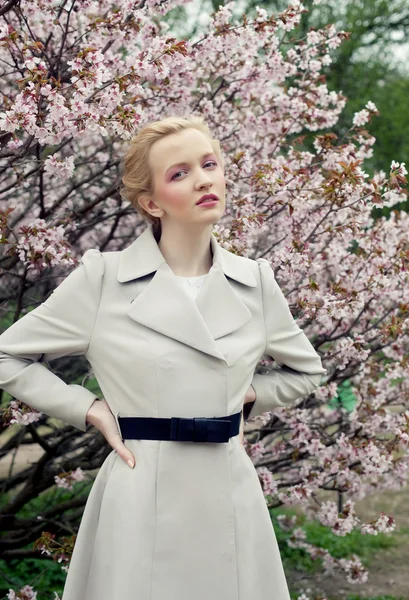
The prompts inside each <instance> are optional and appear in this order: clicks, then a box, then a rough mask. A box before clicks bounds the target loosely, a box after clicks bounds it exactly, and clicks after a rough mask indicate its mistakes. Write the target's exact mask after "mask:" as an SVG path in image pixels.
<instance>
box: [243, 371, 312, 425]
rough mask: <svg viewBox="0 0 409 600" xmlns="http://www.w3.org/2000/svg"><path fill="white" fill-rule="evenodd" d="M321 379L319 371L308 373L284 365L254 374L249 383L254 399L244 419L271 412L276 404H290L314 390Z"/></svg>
mask: <svg viewBox="0 0 409 600" xmlns="http://www.w3.org/2000/svg"><path fill="white" fill-rule="evenodd" d="M321 379H322V374H321V373H318V374H313V375H308V374H307V373H299V372H296V371H294V370H293V369H288V368H286V367H281V368H279V369H272V370H271V371H270V372H269V373H266V374H264V375H262V374H256V375H254V376H253V380H252V382H251V385H252V386H253V388H254V390H255V392H256V400H255V402H253V403H252V404H251V408H250V411H249V412H248V414H247V416H246V419H254V418H255V417H258V416H259V415H262V414H263V413H266V412H272V411H273V410H274V408H276V407H277V406H291V404H293V403H294V402H295V401H296V400H297V399H300V398H301V397H302V396H305V395H307V394H310V393H311V392H312V391H314V390H315V389H316V388H317V387H318V386H319V385H320V383H321ZM249 406H250V405H249Z"/></svg>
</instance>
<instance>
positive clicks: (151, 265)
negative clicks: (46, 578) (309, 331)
mask: <svg viewBox="0 0 409 600" xmlns="http://www.w3.org/2000/svg"><path fill="white" fill-rule="evenodd" d="M122 183H123V187H122V189H121V193H122V195H123V197H124V198H126V199H128V200H129V201H130V202H131V204H132V205H133V206H134V208H135V209H136V210H137V211H138V212H139V213H140V214H141V215H143V217H144V218H146V219H147V221H148V223H147V227H146V228H145V230H144V231H143V233H142V234H141V235H139V236H138V237H137V238H136V239H135V240H134V242H133V243H132V244H131V245H129V246H128V247H127V248H125V249H124V250H122V251H116V252H100V251H99V250H98V249H95V248H93V249H89V250H87V251H86V252H85V253H84V255H83V256H82V260H81V263H80V265H79V267H78V268H77V269H75V270H74V271H73V272H72V273H71V274H70V275H69V276H68V277H67V278H65V279H64V281H63V282H62V283H61V284H60V285H59V286H58V287H57V288H56V290H55V291H54V292H53V294H52V295H51V296H50V298H48V299H47V300H46V301H45V302H44V303H43V304H41V305H40V306H39V307H38V308H36V309H35V310H33V311H32V312H30V313H28V314H27V315H25V316H24V317H23V318H21V319H20V320H19V321H18V322H17V323H15V324H13V325H12V326H11V327H9V329H7V330H6V331H5V332H4V333H3V334H2V335H1V336H0V387H2V388H3V389H5V390H6V391H7V392H9V393H10V394H12V395H14V396H16V397H18V398H19V399H20V400H22V401H24V402H26V403H27V404H29V405H31V406H32V407H34V408H36V409H38V410H41V411H43V412H45V413H46V414H48V415H51V416H54V417H58V418H59V419H61V420H63V421H65V422H66V423H70V424H72V425H73V426H75V427H77V428H78V429H80V430H82V431H86V429H87V428H88V427H89V426H90V425H91V424H92V425H93V426H95V427H96V428H97V429H99V431H101V432H102V434H103V435H104V436H105V438H106V439H107V441H108V443H109V444H110V445H111V447H112V452H111V453H110V454H109V456H108V457H107V459H106V460H105V462H104V463H103V465H102V467H101V469H100V471H99V472H98V475H97V477H96V479H95V482H94V484H93V487H92V489H91V492H90V495H89V497H88V501H87V504H86V507H85V510H84V514H83V517H82V521H81V526H80V528H79V532H78V537H77V540H76V545H75V549H74V553H73V556H72V559H71V563H70V567H69V571H68V575H67V579H66V583H65V588H64V593H63V600H136V599H137V600H270V599H271V600H273V599H274V600H289V592H288V588H287V583H286V580H285V575H284V572H283V568H282V564H281V559H280V554H279V550H278V547H277V542H276V538H275V534H274V530H273V527H272V524H271V520H270V518H269V513H268V509H267V506H266V502H265V498H264V495H263V491H262V488H261V486H260V482H259V479H258V476H257V472H256V470H255V468H254V465H253V463H252V461H251V460H250V458H249V456H248V455H247V453H246V451H245V449H244V447H243V445H242V444H241V440H240V436H241V431H240V430H241V426H240V423H241V421H242V411H243V408H244V405H247V408H250V411H249V414H248V416H249V417H255V416H257V415H260V414H261V413H263V412H265V411H271V410H273V409H274V407H276V406H283V405H288V404H290V403H292V402H293V401H294V400H296V399H297V398H299V397H301V396H303V395H307V394H309V393H310V392H312V391H313V390H314V389H315V388H316V387H317V386H318V385H319V383H320V381H321V377H322V375H323V374H324V373H325V372H326V370H325V369H324V368H323V367H322V364H321V360H320V357H319V355H318V354H317V353H316V352H315V350H314V348H313V346H312V345H311V344H310V342H309V340H308V339H307V337H306V336H305V334H304V333H303V331H302V330H301V329H300V328H299V327H298V326H297V324H296V323H295V321H294V319H293V317H292V315H291V313H290V310H289V307H288V304H287V302H286V300H285V297H284V295H283V294H282V292H281V290H280V288H279V286H278V285H277V283H276V281H275V279H274V274H273V271H272V269H271V267H270V265H269V263H268V262H267V261H266V260H264V259H258V260H251V259H249V258H245V257H240V256H237V255H235V254H233V253H231V252H228V251H227V250H225V249H224V248H222V246H221V245H219V244H218V242H217V240H216V238H215V236H214V235H213V234H212V226H213V225H214V224H215V223H217V222H218V221H219V220H220V219H221V218H222V217H223V214H224V211H225V205H226V189H225V178H224V162H223V157H222V155H221V150H220V145H219V143H218V141H217V140H215V139H213V138H212V136H211V133H210V130H209V129H208V127H207V125H206V124H205V122H204V121H203V119H202V118H199V117H193V116H188V117H187V118H182V117H170V118H167V119H163V120H161V121H157V122H153V123H150V124H148V125H147V126H146V127H144V128H143V129H142V130H141V131H140V132H139V133H138V134H137V135H136V136H135V137H134V138H133V139H132V141H131V143H130V146H129V149H128V152H127V154H126V157H125V161H124V170H123V178H122ZM63 355H72V356H74V355H85V356H86V358H87V359H88V360H89V362H90V364H91V365H92V368H93V372H94V374H95V376H96V378H97V381H98V383H99V386H100V388H101V391H102V394H103V399H101V400H99V399H96V398H95V396H94V395H93V394H92V393H91V392H90V391H89V390H87V389H85V388H84V387H82V386H78V385H66V384H65V383H64V382H63V381H62V380H61V379H60V378H59V377H57V375H55V374H53V373H52V372H51V371H50V370H48V369H46V368H44V366H43V365H41V364H40V363H39V359H40V358H41V357H42V356H44V357H45V359H46V360H47V359H48V360H50V359H52V358H56V357H60V356H63ZM264 355H269V356H271V357H273V358H274V359H275V360H276V361H277V364H278V365H279V366H278V368H276V369H273V370H272V371H271V372H269V373H268V374H265V375H261V374H255V373H254V371H255V368H256V366H257V364H258V363H259V361H260V359H261V358H262V357H263V356H264ZM128 463H129V466H128Z"/></svg>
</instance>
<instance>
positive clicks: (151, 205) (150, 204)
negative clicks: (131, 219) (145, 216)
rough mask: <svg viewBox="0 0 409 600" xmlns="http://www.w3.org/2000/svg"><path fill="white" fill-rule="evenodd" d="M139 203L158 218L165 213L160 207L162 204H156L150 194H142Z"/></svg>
mask: <svg viewBox="0 0 409 600" xmlns="http://www.w3.org/2000/svg"><path fill="white" fill-rule="evenodd" d="M138 204H139V206H140V207H141V208H143V209H144V210H145V211H146V212H147V213H149V214H150V215H152V216H153V217H157V218H158V219H159V218H160V217H162V216H163V214H164V211H163V209H162V208H160V206H158V205H157V204H155V201H154V200H153V198H152V196H150V195H149V194H141V195H140V196H139V198H138Z"/></svg>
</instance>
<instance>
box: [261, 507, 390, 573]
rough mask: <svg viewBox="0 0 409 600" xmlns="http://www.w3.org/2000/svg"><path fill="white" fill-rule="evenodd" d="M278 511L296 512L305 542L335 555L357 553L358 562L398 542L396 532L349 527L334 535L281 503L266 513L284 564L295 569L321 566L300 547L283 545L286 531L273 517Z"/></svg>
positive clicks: (315, 570) (289, 513) (312, 571)
mask: <svg viewBox="0 0 409 600" xmlns="http://www.w3.org/2000/svg"><path fill="white" fill-rule="evenodd" d="M279 514H285V515H288V516H293V515H297V517H298V526H302V527H303V529H304V530H305V532H306V536H307V537H306V542H308V543H310V544H314V545H316V546H319V547H320V548H325V549H326V550H328V551H329V552H330V553H331V554H332V555H333V556H334V557H335V558H348V557H350V556H351V554H357V555H358V556H359V557H360V558H361V559H362V562H363V563H364V564H366V563H368V561H369V560H370V559H371V558H372V557H373V554H374V552H377V551H379V550H383V549H385V548H390V547H391V546H395V545H397V544H398V541H397V538H396V536H394V535H391V534H385V533H378V535H362V534H361V533H360V532H359V531H357V530H353V531H351V533H348V534H347V535H345V536H338V535H335V534H334V533H332V532H331V531H330V530H329V529H328V528H327V527H324V526H323V525H321V524H320V523H317V522H316V521H308V520H307V519H306V517H305V516H304V515H299V514H298V513H296V512H295V511H294V510H291V509H289V508H285V509H283V508H282V507H281V508H276V509H271V510H270V515H271V518H272V522H273V525H274V531H275V533H276V537H277V542H278V545H279V547H280V553H281V557H282V559H283V564H284V568H285V569H288V570H290V569H297V570H304V571H306V572H310V573H314V572H318V571H320V570H321V564H320V562H321V561H319V560H317V561H314V560H312V559H311V558H310V556H309V555H308V554H307V553H306V552H305V551H304V550H302V549H300V548H290V547H289V546H288V545H287V540H288V539H289V537H290V533H289V532H287V531H284V530H283V529H281V527H280V525H279V524H278V522H277V518H276V517H277V515H279Z"/></svg>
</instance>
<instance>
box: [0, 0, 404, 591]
mask: <svg viewBox="0 0 409 600" xmlns="http://www.w3.org/2000/svg"><path fill="white" fill-rule="evenodd" d="M311 4H315V5H316V4H319V1H318V0H315V1H312V2H309V3H307V2H305V3H304V4H302V3H301V2H300V1H299V0H294V1H293V2H292V3H291V4H289V6H288V7H287V8H286V10H284V11H283V12H281V13H280V14H269V13H267V11H266V10H264V9H263V8H260V7H256V9H255V11H254V15H253V16H250V15H246V14H242V15H240V16H239V17H238V16H236V15H234V5H235V3H234V2H227V3H226V4H224V5H223V6H221V7H220V8H219V10H217V11H216V12H214V13H213V14H212V15H211V16H210V19H209V22H208V24H207V25H206V27H203V28H202V29H203V30H201V31H199V30H198V32H197V33H196V37H195V39H187V38H182V39H177V37H174V35H173V34H172V31H171V27H170V25H169V21H168V17H169V15H171V14H172V11H175V10H180V9H181V7H182V8H183V7H188V5H189V2H188V1H187V0H141V1H139V2H134V1H132V0H125V1H123V2H120V3H115V2H113V1H112V0H100V1H99V2H96V1H94V0H58V1H57V0H27V1H26V2H25V3H18V2H15V1H13V0H9V2H7V3H6V4H5V5H4V6H3V8H1V9H0V15H1V22H0V59H1V69H2V95H1V107H0V110H1V112H0V142H1V148H0V177H1V183H0V235H1V243H2V253H1V257H0V266H1V271H0V277H1V280H2V286H1V289H0V294H1V303H0V306H1V308H2V313H1V314H2V324H3V326H8V325H9V324H11V323H12V322H13V321H15V320H17V319H19V318H20V317H21V316H23V315H24V314H25V313H26V312H27V311H28V310H30V309H31V308H33V307H34V306H36V305H38V304H39V303H41V302H42V301H43V300H44V299H45V298H46V296H47V295H48V294H49V293H50V292H51V291H52V289H54V287H55V285H56V278H57V277H59V276H62V275H66V274H67V272H68V271H67V269H68V270H70V269H71V268H72V267H74V266H75V265H76V264H78V259H79V257H80V256H81V254H82V253H83V252H84V251H85V250H86V249H87V248H89V247H98V248H99V249H100V250H102V251H104V250H107V249H108V250H118V249H122V248H123V247H125V246H127V245H128V244H129V243H130V242H131V241H132V240H133V239H134V238H135V235H138V234H139V232H141V231H142V229H143V228H144V226H145V225H144V223H143V222H142V221H141V220H140V217H139V216H138V215H137V214H136V212H135V210H134V209H133V208H132V207H131V206H130V205H129V203H127V202H126V201H125V200H124V199H123V198H122V197H121V195H120V193H119V189H118V186H119V178H120V167H121V159H122V157H123V152H124V149H125V148H126V142H127V141H128V140H129V139H130V138H131V137H132V135H133V132H135V131H136V130H137V129H138V128H139V127H141V126H143V125H144V124H145V123H147V122H150V121H152V120H156V119H160V118H163V117H164V116H169V115H171V114H173V115H183V114H193V113H194V114H201V115H203V116H204V117H205V119H206V121H207V122H208V124H209V126H210V128H211V130H212V132H213V134H214V136H215V137H217V138H218V139H219V140H220V142H221V146H222V150H223V154H224V156H225V159H226V182H227V195H228V207H227V210H226V214H225V216H224V217H223V219H222V221H220V222H219V223H218V224H217V225H215V228H214V232H215V234H216V236H217V238H218V240H219V242H220V243H221V244H222V245H223V246H224V247H225V248H226V249H228V250H230V251H232V252H235V253H237V254H242V255H246V256H250V257H252V258H257V257H264V258H266V259H267V260H268V261H269V262H270V264H271V265H272V267H273V269H274V272H275V275H276V278H277V281H278V282H279V284H280V287H281V288H282V289H283V291H284V292H285V294H286V297H287V300H288V302H289V304H290V308H291V310H292V313H293V315H294V317H295V318H296V319H297V322H298V324H299V325H300V326H301V327H302V328H303V329H304V331H305V332H306V334H307V336H308V337H309V339H310V340H311V341H312V343H313V345H314V347H315V348H316V350H317V351H318V352H319V353H320V354H321V355H322V358H323V364H324V366H325V367H326V368H327V370H328V375H327V377H326V378H325V381H323V382H322V385H321V386H320V387H319V388H318V389H317V390H316V391H315V392H314V393H313V394H311V395H310V396H309V397H307V398H302V399H300V400H299V401H298V402H297V403H296V404H295V405H294V406H291V407H282V408H277V409H276V410H274V412H272V413H266V414H264V415H262V416H261V417H260V418H258V419H256V420H255V421H249V431H248V432H247V439H246V441H245V447H246V450H247V452H248V454H249V456H250V457H251V459H252V460H253V462H254V465H255V467H256V469H257V471H258V474H259V478H260V483H261V485H262V487H263V490H264V494H265V497H266V502H267V504H268V506H269V507H279V506H283V505H285V506H288V505H298V506H300V507H301V508H302V509H303V511H304V512H305V514H306V515H307V517H308V518H311V519H317V520H318V521H319V522H321V523H322V524H323V525H325V526H327V527H329V528H330V529H331V530H332V531H333V532H334V533H336V534H337V535H341V536H342V535H345V534H347V533H348V532H350V531H352V530H353V529H358V530H360V531H361V533H362V534H363V535H368V534H369V535H374V534H377V533H378V532H380V531H384V532H387V531H391V530H392V529H393V527H394V520H393V516H390V515H385V514H381V515H379V518H377V519H376V520H375V521H373V522H369V523H367V522H364V521H362V520H361V519H360V518H358V516H357V514H356V513H355V509H354V506H355V502H356V500H357V499H361V498H363V497H365V495H367V494H369V493H371V492H372V491H374V490H380V489H383V488H388V489H391V488H392V489H398V488H400V487H403V486H405V485H406V482H407V474H408V467H409V451H408V441H409V410H408V408H409V384H408V383H407V382H408V374H409V360H408V351H407V347H408V317H409V304H408V301H407V296H408V288H409V281H408V269H409V245H408V241H407V231H408V229H409V217H408V215H407V214H406V213H404V212H402V211H398V210H393V211H392V213H391V217H390V218H389V219H385V218H384V217H382V218H378V219H376V218H375V217H374V216H373V215H374V209H375V208H378V207H384V206H390V207H393V206H394V205H395V204H397V203H398V202H400V201H401V200H402V199H403V198H405V194H406V193H407V192H406V188H405V185H406V177H405V176H406V174H407V172H406V168H405V164H404V163H399V162H397V161H393V162H392V164H391V167H390V171H389V172H388V173H385V172H380V173H377V174H376V175H375V176H374V177H373V178H372V179H371V178H370V177H369V176H368V174H367V173H365V171H364V168H363V163H364V161H365V159H367V158H369V157H371V156H372V153H373V152H374V144H375V141H376V140H375V139H374V137H373V136H371V135H370V134H369V133H368V131H367V130H366V129H365V126H366V125H367V123H369V122H370V121H371V119H372V118H373V117H374V116H376V115H378V111H377V108H376V105H375V103H374V102H373V101H372V100H368V101H364V102H363V105H362V109H361V110H360V111H359V112H357V113H356V114H355V115H354V118H353V122H352V123H351V124H350V129H349V131H348V132H347V134H346V135H345V136H344V137H343V138H342V139H339V138H337V137H336V135H335V134H333V133H331V127H332V126H333V125H334V124H335V123H337V120H338V118H339V115H340V113H341V112H342V109H343V107H344V106H345V103H346V101H347V99H346V98H345V97H344V96H343V95H342V93H340V92H339V93H337V92H333V91H329V90H328V88H327V86H326V80H325V71H326V70H327V69H329V68H330V65H331V62H332V58H331V51H333V50H334V49H336V48H337V47H339V46H340V44H342V42H343V40H345V39H346V38H347V37H348V33H347V32H343V31H337V30H336V28H335V26H334V25H331V24H329V25H328V26H326V27H324V28H322V29H320V30H313V29H312V30H310V31H309V32H308V33H307V34H306V35H300V34H298V32H297V25H298V23H299V22H300V19H301V16H302V14H304V13H305V11H307V10H308V6H309V5H311ZM55 364H56V365H57V371H56V368H55V366H54V365H53V370H54V371H56V372H58V374H60V375H61V376H63V377H67V378H70V379H71V380H72V379H75V378H80V380H81V382H82V383H83V384H84V385H95V380H93V374H92V372H91V371H90V367H89V365H85V364H84V363H81V360H80V359H78V361H76V365H75V366H74V365H73V364H72V361H71V360H66V359H64V358H63V359H58V361H55ZM272 367H273V368H274V362H273V361H270V362H267V361H262V362H261V363H260V365H259V367H258V369H257V372H258V373H263V372H265V371H266V370H268V369H270V368H272ZM346 383H347V384H349V385H350V390H351V392H352V393H353V395H354V398H355V403H354V407H353V410H348V409H346V408H345V406H344V405H343V403H342V390H343V386H344V385H345V384H346ZM3 396H4V395H3ZM45 424H47V425H48V427H47V428H46V429H45V428H44V427H43V426H44V425H45ZM1 426H2V429H3V430H6V429H7V433H9V434H10V435H8V438H7V441H6V442H4V443H3V444H2V446H1V450H0V452H1V454H0V456H4V455H6V454H8V453H12V452H15V451H16V449H17V448H18V446H19V445H20V444H28V443H33V442H34V443H37V444H39V445H40V447H41V448H42V449H43V451H44V454H43V456H42V458H41V460H40V461H39V462H38V463H37V464H35V465H33V466H31V467H29V468H26V469H24V470H22V471H20V472H18V473H13V471H12V470H10V473H9V477H7V478H6V479H4V480H2V481H1V489H2V492H3V493H7V498H8V500H7V502H6V503H5V504H3V506H2V507H1V508H0V523H1V527H2V531H3V532H9V533H8V535H3V536H2V538H1V539H0V554H1V556H2V557H3V558H5V559H6V560H7V559H10V558H12V557H14V558H16V557H17V558H19V557H20V558H23V557H26V556H43V557H44V558H45V559H46V558H48V559H50V558H53V559H54V560H56V561H59V562H62V563H67V564H63V568H65V569H66V568H67V566H68V561H69V558H70V555H71V552H72V547H73V544H74V543H75V534H74V535H73V534H72V531H73V529H74V530H75V528H76V527H77V526H78V523H79V520H80V517H81V514H82V510H83V506H84V503H85V501H86V493H80V492H79V490H80V489H81V485H84V482H82V483H81V480H82V479H83V478H84V474H85V473H86V472H87V471H89V470H92V469H97V468H99V466H100V465H101V464H102V462H103V460H104V459H105V457H106V456H107V454H108V453H109V451H110V448H109V447H108V448H107V444H106V443H105V440H104V439H102V436H101V435H100V434H99V435H98V433H96V432H95V430H93V431H89V432H86V433H82V432H79V431H77V430H75V429H74V428H73V427H71V426H68V425H67V426H60V427H57V425H56V424H55V423H54V422H53V421H52V420H50V419H49V418H47V415H43V414H40V413H37V412H36V411H35V410H33V409H31V408H30V407H29V406H27V405H24V404H23V403H22V402H20V401H19V399H18V398H9V397H7V396H6V397H5V398H4V397H3V405H2V414H1ZM40 427H41V429H40ZM40 431H41V433H40ZM74 485H75V487H74ZM61 488H65V489H68V491H69V490H75V491H76V493H73V494H72V497H71V498H70V499H69V500H65V501H64V502H61V501H59V500H58V492H59V491H61ZM52 490H54V492H56V495H55V496H54V497H53V501H52V502H51V504H50V505H49V507H48V508H47V510H45V511H44V512H43V513H42V514H40V515H36V518H34V519H27V518H23V517H22V516H21V515H20V514H19V513H20V511H21V509H22V508H23V507H25V506H27V505H29V503H30V502H31V501H32V500H33V499H35V498H37V497H38V496H39V495H40V494H41V493H42V492H45V491H48V492H50V491H52ZM278 522H279V523H281V526H282V527H284V528H287V529H288V528H290V530H291V531H292V534H291V536H290V541H289V544H290V545H292V546H293V547H299V548H303V549H304V550H305V551H306V552H308V553H309V554H310V555H311V556H312V557H313V558H317V559H321V560H322V564H323V567H324V569H325V570H326V572H330V571H331V570H333V569H340V570H341V571H343V572H344V573H345V576H346V577H347V578H348V579H349V580H350V581H357V582H361V581H364V580H365V579H366V577H367V572H366V570H365V569H364V567H363V566H362V564H361V562H360V560H359V558H358V557H356V556H352V557H350V558H349V559H341V560H337V559H335V558H334V557H332V556H331V555H330V553H329V552H327V551H326V550H325V548H320V547H317V546H313V545H311V544H309V543H308V542H307V541H306V539H305V533H304V532H303V530H302V529H301V528H300V527H297V526H296V523H295V522H294V521H292V522H291V519H290V520H289V519H288V518H287V517H285V516H284V515H282V518H279V520H278ZM30 544H31V546H30ZM28 547H31V550H27V548H28ZM18 593H19V592H18V591H14V590H11V591H10V594H11V596H10V597H13V598H16V597H22V596H21V595H20V596H18V595H17V594H18ZM20 593H21V594H23V593H24V594H26V595H25V596H24V597H27V598H29V597H31V596H30V594H32V595H33V596H32V597H34V594H35V591H34V589H33V588H32V587H31V585H30V584H27V586H25V588H24V589H22V590H20ZM12 594H14V596H13V595H12ZM56 596H58V594H56Z"/></svg>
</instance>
